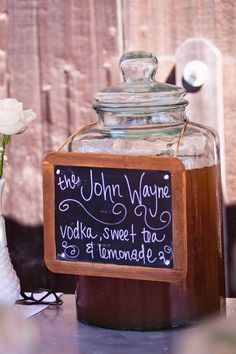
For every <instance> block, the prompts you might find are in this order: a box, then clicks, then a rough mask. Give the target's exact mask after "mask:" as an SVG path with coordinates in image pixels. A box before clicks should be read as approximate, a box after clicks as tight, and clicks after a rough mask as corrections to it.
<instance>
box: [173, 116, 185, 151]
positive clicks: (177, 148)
mask: <svg viewBox="0 0 236 354" xmlns="http://www.w3.org/2000/svg"><path fill="white" fill-rule="evenodd" d="M188 123H189V119H188V118H186V120H185V122H184V125H183V128H182V129H181V132H180V135H179V137H178V140H177V146H176V151H175V155H174V157H177V156H178V153H179V146H180V144H181V140H182V139H183V136H184V133H185V131H186V128H187V125H188Z"/></svg>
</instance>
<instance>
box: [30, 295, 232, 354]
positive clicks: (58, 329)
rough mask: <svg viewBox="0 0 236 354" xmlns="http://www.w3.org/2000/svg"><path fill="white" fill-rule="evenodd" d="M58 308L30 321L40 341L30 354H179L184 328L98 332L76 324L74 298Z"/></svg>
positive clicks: (229, 304) (66, 297) (229, 307)
mask: <svg viewBox="0 0 236 354" xmlns="http://www.w3.org/2000/svg"><path fill="white" fill-rule="evenodd" d="M63 300H64V303H63V305H62V306H60V307H57V308H56V307H49V308H47V309H46V310H44V311H42V312H41V313H39V314H38V315H36V316H34V317H33V318H32V319H31V320H30V321H33V322H35V324H36V326H37V327H38V330H39V333H40V340H39V343H38V344H37V347H36V348H35V350H34V352H33V354H39V353H40V354H54V353H57V354H155V353H157V354H179V352H178V349H177V348H178V343H179V340H180V338H181V336H182V335H183V334H186V331H188V330H189V327H188V328H182V329H174V330H173V329H171V330H165V331H153V332H133V331H118V330H109V329H102V328H98V327H93V326H89V325H85V324H82V323H80V322H79V321H78V320H77V318H76V308H75V297H74V295H64V296H63ZM235 313H236V299H227V314H228V315H229V316H231V315H232V314H235Z"/></svg>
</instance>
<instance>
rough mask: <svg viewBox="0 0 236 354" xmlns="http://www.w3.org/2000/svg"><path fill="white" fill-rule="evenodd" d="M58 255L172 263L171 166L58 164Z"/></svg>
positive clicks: (73, 258) (153, 264) (87, 259)
mask: <svg viewBox="0 0 236 354" xmlns="http://www.w3.org/2000/svg"><path fill="white" fill-rule="evenodd" d="M54 173H55V235H56V253H57V259H60V260H63V261H65V260H70V261H77V262H80V261H83V262H97V263H115V264H122V265H134V266H137V265H141V266H144V267H161V268H165V267H166V268H172V267H173V257H172V227H173V225H172V205H171V199H172V189H171V173H169V172H168V171H153V170H152V171H150V170H149V171H148V170H134V169H132V170H128V169H120V168H119V169H117V168H100V167H99V168H98V167H96V168H95V167H78V166H73V167H71V166H55V168H54Z"/></svg>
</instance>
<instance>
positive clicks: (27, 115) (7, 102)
mask: <svg viewBox="0 0 236 354" xmlns="http://www.w3.org/2000/svg"><path fill="white" fill-rule="evenodd" d="M35 118H36V114H35V113H34V112H33V111H32V109H27V110H23V104H22V103H21V102H18V101H17V100H16V99H14V98H4V99H0V133H1V134H5V135H13V134H19V133H23V131H24V130H25V129H26V128H27V126H28V124H29V123H30V122H31V121H32V120H33V119H35Z"/></svg>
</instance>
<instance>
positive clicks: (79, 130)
mask: <svg viewBox="0 0 236 354" xmlns="http://www.w3.org/2000/svg"><path fill="white" fill-rule="evenodd" d="M96 124H97V122H94V123H90V124H87V125H84V126H83V127H81V128H79V129H78V130H76V132H74V133H73V134H71V135H70V136H69V137H68V138H66V140H65V141H64V143H63V144H62V145H61V146H60V147H59V149H58V150H57V152H59V151H60V150H61V149H62V148H63V147H64V146H65V145H66V144H67V143H68V142H69V141H70V140H71V139H73V138H74V137H75V136H76V135H77V134H79V133H82V132H83V131H84V130H86V129H89V128H92V127H93V126H94V125H96Z"/></svg>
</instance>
